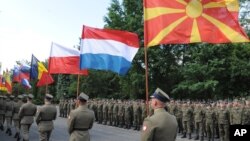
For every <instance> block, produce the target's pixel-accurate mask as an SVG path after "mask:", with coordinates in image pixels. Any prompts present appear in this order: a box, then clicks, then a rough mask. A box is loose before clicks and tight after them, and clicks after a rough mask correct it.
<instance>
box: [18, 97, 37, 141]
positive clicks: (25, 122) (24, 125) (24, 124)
mask: <svg viewBox="0 0 250 141" xmlns="http://www.w3.org/2000/svg"><path fill="white" fill-rule="evenodd" d="M33 98H34V96H33V95H32V94H28V96H27V103H25V104H23V105H22V106H21V108H20V111H19V113H18V116H19V118H20V120H21V122H20V124H21V131H22V137H23V141H29V129H30V126H31V124H32V123H33V122H34V116H35V114H36V105H34V104H33V103H32V99H33Z"/></svg>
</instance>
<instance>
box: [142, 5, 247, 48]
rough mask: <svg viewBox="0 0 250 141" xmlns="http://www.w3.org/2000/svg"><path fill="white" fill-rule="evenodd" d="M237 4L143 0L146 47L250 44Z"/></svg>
mask: <svg viewBox="0 0 250 141" xmlns="http://www.w3.org/2000/svg"><path fill="white" fill-rule="evenodd" d="M238 4H239V3H238V1H237V0H144V40H145V46H147V47H149V46H154V45H158V44H166V43H168V44H187V43H195V42H208V43H228V42H249V38H248V37H247V35H246V33H245V32H244V30H243V29H242V28H241V26H240V25H239V22H238V10H239V6H238Z"/></svg>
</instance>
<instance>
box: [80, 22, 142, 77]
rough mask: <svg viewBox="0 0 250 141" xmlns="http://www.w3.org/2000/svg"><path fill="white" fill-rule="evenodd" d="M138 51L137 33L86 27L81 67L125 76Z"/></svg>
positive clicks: (82, 44)
mask: <svg viewBox="0 0 250 141" xmlns="http://www.w3.org/2000/svg"><path fill="white" fill-rule="evenodd" d="M138 49H139V39H138V36H137V35H136V34H135V33H131V32H127V31H120V30H111V29H98V28H92V27H88V26H84V27H83V32H82V42H81V49H80V67H81V69H97V70H110V71H112V72H116V73H118V74H120V75H125V74H126V73H127V72H128V70H129V68H130V67H131V63H132V61H133V58H134V57H135V55H136V53H137V51H138Z"/></svg>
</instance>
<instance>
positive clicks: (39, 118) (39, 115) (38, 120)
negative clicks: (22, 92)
mask: <svg viewBox="0 0 250 141" xmlns="http://www.w3.org/2000/svg"><path fill="white" fill-rule="evenodd" d="M35 120H36V124H37V125H38V124H39V122H40V120H41V109H37V114H36V117H35Z"/></svg>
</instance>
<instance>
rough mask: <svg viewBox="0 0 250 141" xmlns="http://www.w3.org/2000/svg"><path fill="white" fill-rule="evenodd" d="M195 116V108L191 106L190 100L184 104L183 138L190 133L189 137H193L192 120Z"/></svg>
mask: <svg viewBox="0 0 250 141" xmlns="http://www.w3.org/2000/svg"><path fill="white" fill-rule="evenodd" d="M192 117H193V109H192V107H191V106H190V102H187V103H185V104H184V105H183V108H182V125H183V136H182V138H186V135H187V134H188V136H189V137H188V138H189V139H191V124H192V123H191V122H192Z"/></svg>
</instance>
